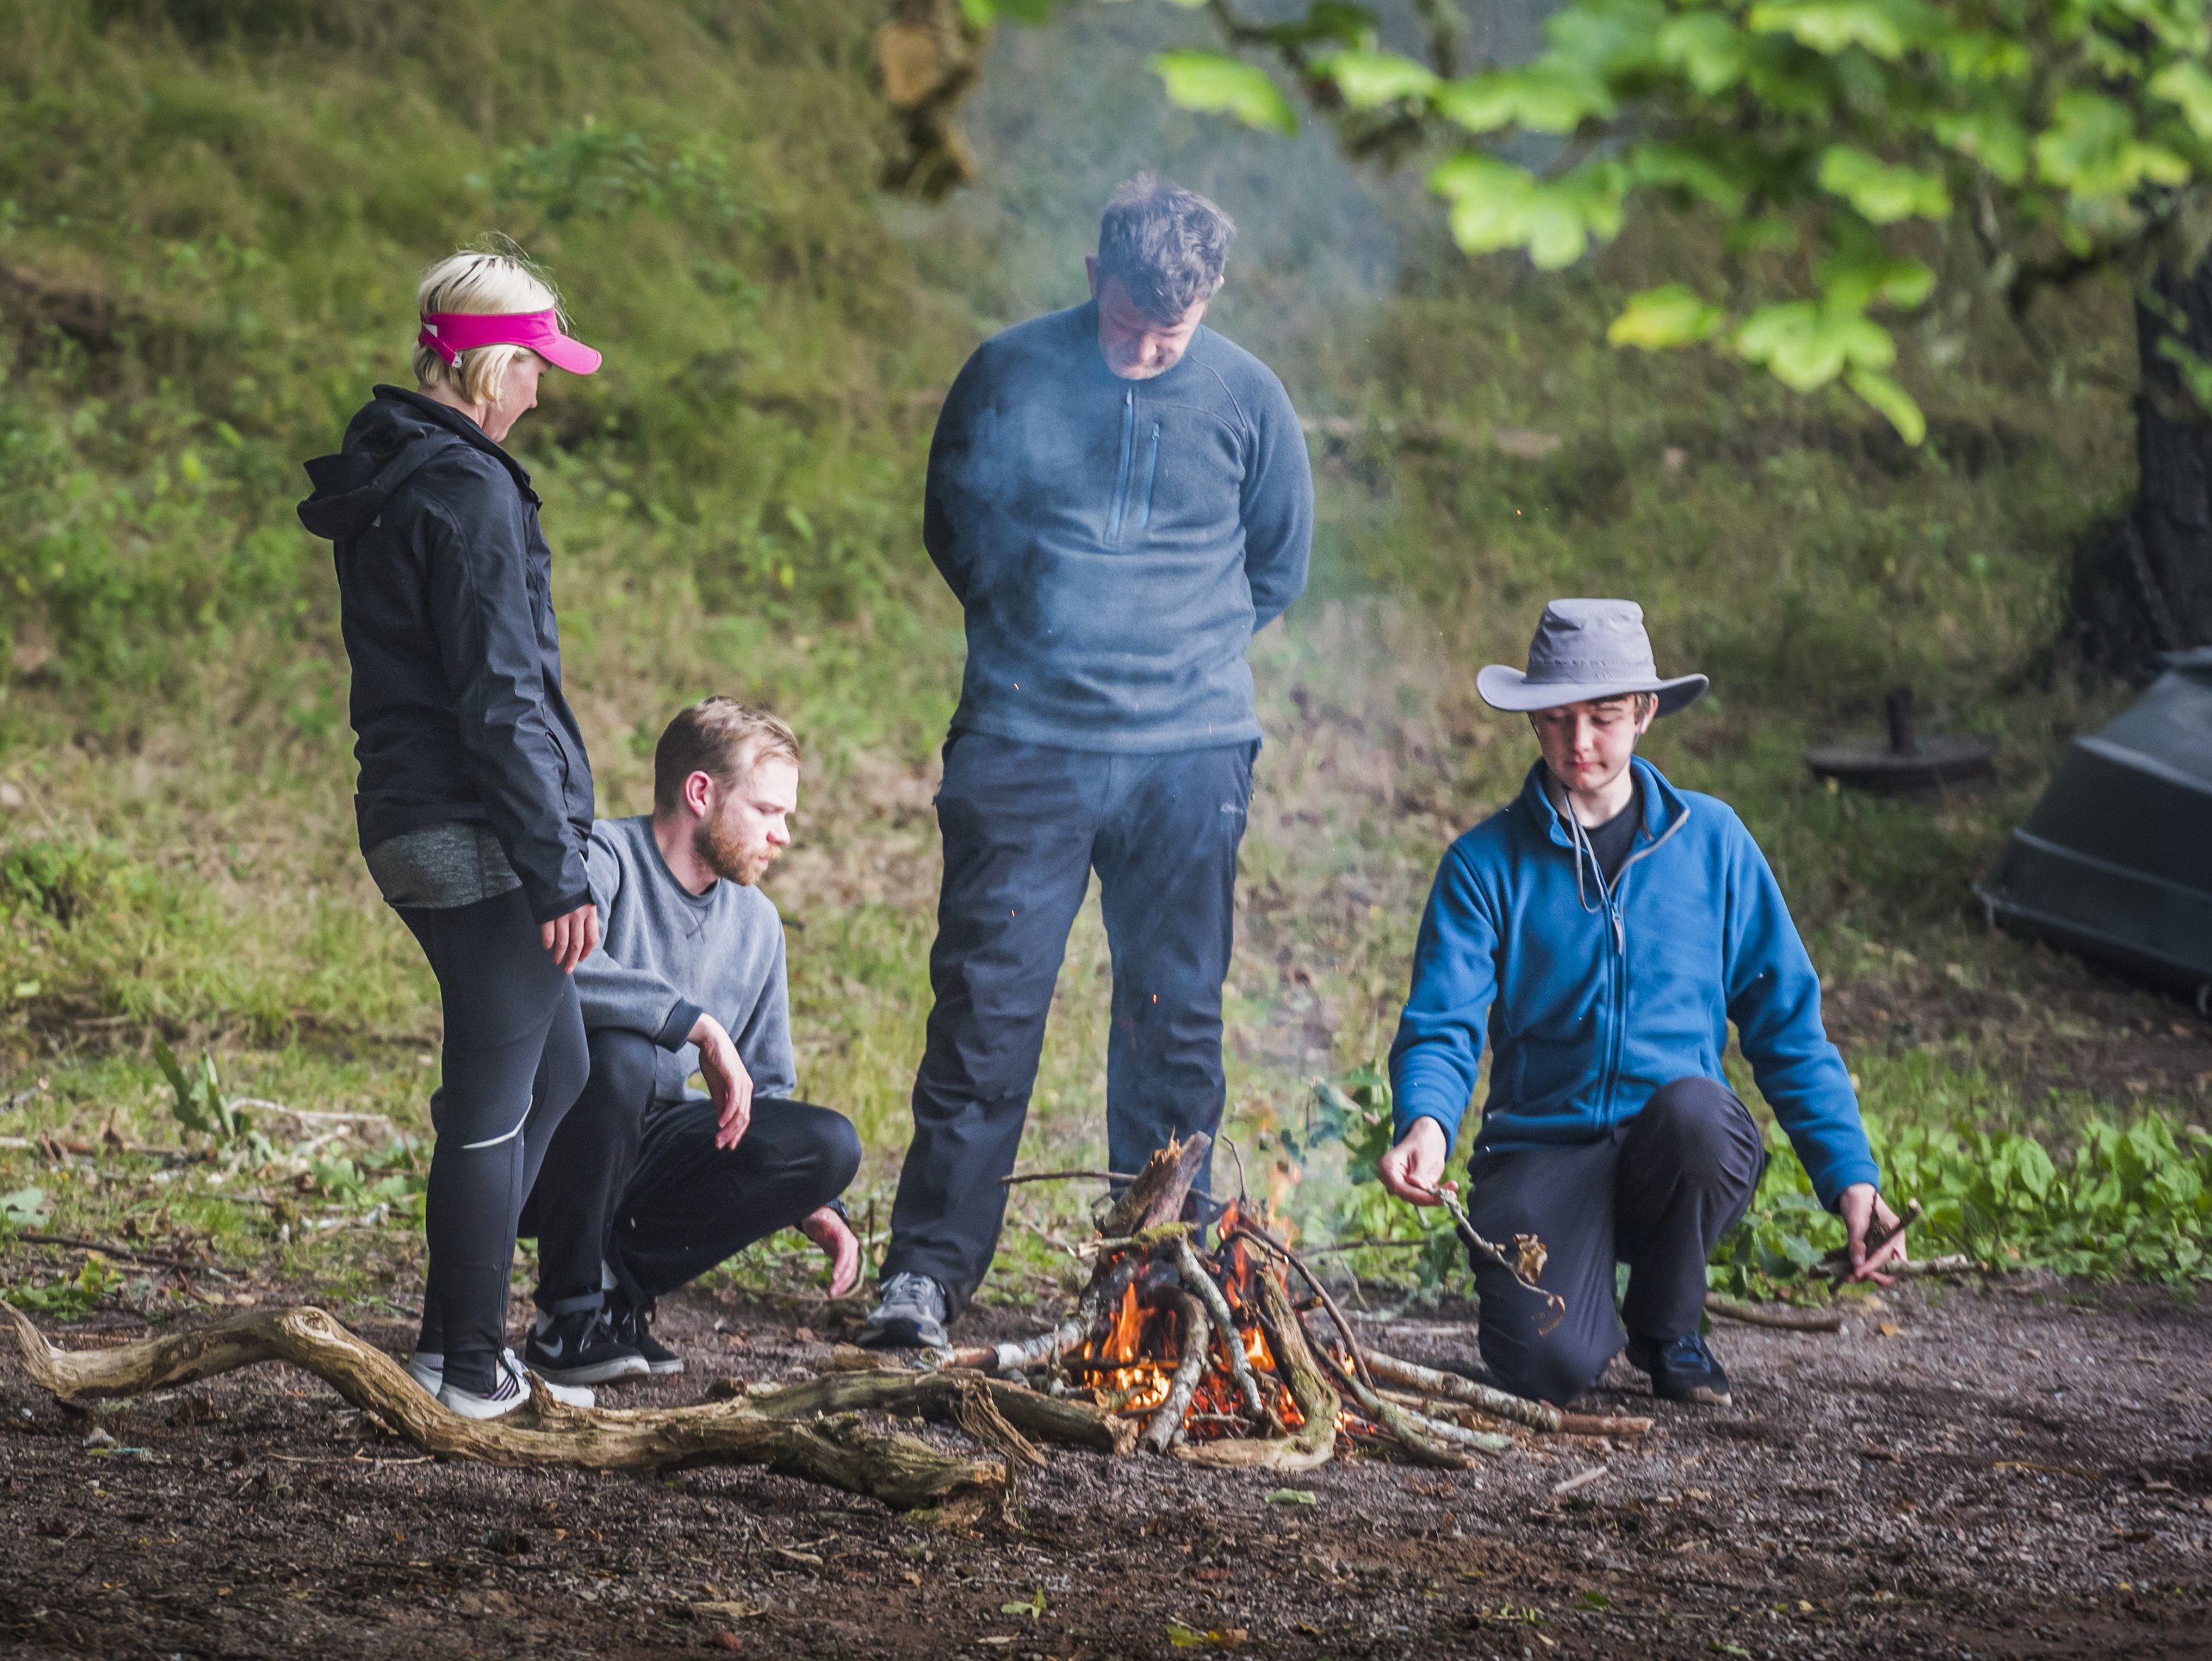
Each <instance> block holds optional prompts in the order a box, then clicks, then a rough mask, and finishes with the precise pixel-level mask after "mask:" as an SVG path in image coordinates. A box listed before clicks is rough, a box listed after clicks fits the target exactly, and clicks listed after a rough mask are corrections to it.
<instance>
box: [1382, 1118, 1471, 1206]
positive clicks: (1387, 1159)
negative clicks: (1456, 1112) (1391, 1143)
mask: <svg viewBox="0 0 2212 1661" xmlns="http://www.w3.org/2000/svg"><path fill="white" fill-rule="evenodd" d="M1450 1152H1451V1149H1450V1148H1449V1147H1446V1146H1444V1128H1443V1126H1442V1125H1440V1124H1438V1123H1437V1122H1436V1121H1435V1120H1434V1119H1416V1120H1414V1121H1413V1129H1410V1130H1408V1131H1407V1133H1406V1134H1405V1135H1403V1136H1402V1137H1401V1138H1400V1139H1399V1141H1398V1145H1397V1146H1396V1147H1394V1148H1392V1149H1391V1150H1390V1151H1389V1153H1385V1154H1384V1155H1383V1157H1382V1158H1381V1159H1378V1160H1376V1163H1375V1174H1376V1176H1378V1177H1381V1178H1382V1179H1383V1187H1385V1188H1387V1189H1389V1190H1390V1191H1391V1192H1392V1193H1393V1194H1395V1195H1396V1196H1398V1197H1399V1198H1400V1199H1401V1200H1410V1201H1412V1202H1413V1203H1414V1204H1415V1205H1434V1204H1435V1203H1436V1202H1437V1180H1438V1178H1440V1177H1443V1174H1444V1159H1445V1157H1446V1156H1447V1155H1448V1154H1449V1153H1450ZM1451 1186H1452V1187H1453V1188H1454V1189H1456V1188H1457V1187H1458V1184H1457V1183H1453V1184H1451Z"/></svg>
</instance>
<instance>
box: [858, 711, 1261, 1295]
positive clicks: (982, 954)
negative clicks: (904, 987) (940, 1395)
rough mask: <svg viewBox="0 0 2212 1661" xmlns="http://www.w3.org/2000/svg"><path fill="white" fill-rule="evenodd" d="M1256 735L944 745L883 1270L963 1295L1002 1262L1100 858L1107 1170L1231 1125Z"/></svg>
mask: <svg viewBox="0 0 2212 1661" xmlns="http://www.w3.org/2000/svg"><path fill="white" fill-rule="evenodd" d="M1258 750H1259V745H1257V744H1237V745H1222V746H1220V747H1218V748H1215V749H1206V750H1184V751H1172V752H1170V753H1168V754H1164V755H1150V756H1143V755H1140V756H1121V755H1105V754H1097V753H1093V752H1091V751H1079V750H1061V749H1056V748H1052V747H1049V746H1047V745H1034V744H1018V743H1015V742H1014V741H1012V739H1000V738H994V737H992V736H990V735H989V734H987V733H958V734H956V735H955V736H954V738H953V739H951V741H950V742H948V743H947V744H946V745H945V783H944V787H943V788H941V789H940V790H939V793H938V798H937V819H938V824H939V827H940V828H941V829H942V830H943V831H944V835H945V885H944V888H943V891H942V892H941V895H940V897H939V901H938V907H937V943H936V945H935V946H933V947H932V948H931V950H930V954H929V979H930V988H931V990H932V991H933V993H934V995H935V999H936V1001H935V1003H934V1005H933V1007H932V1008H931V1010H930V1013H929V1036H928V1042H927V1048H926V1050H925V1051H924V1054H923V1056H922V1062H921V1071H920V1073H919V1074H917V1076H916V1077H915V1084H914V1141H913V1143H912V1144H911V1145H910V1146H909V1147H908V1149H907V1155H906V1164H905V1166H904V1168H903V1169H902V1171H900V1173H899V1186H898V1199H897V1202H896V1205H895V1206H894V1207H893V1209H892V1212H891V1242H890V1250H889V1251H888V1252H887V1253H886V1255H885V1257H884V1275H885V1277H886V1278H888V1277H889V1276H890V1275H896V1274H898V1273H900V1272H902V1271H911V1272H915V1273H919V1274H923V1275H930V1276H932V1277H933V1279H935V1280H937V1281H939V1282H941V1283H942V1284H943V1285H944V1286H945V1288H946V1290H947V1292H948V1293H950V1300H951V1307H952V1309H953V1311H955V1312H957V1311H959V1310H960V1309H962V1308H963V1307H964V1306H965V1305H966V1304H967V1302H968V1299H969V1297H970V1296H971V1295H972V1294H973V1293H974V1292H975V1287H976V1286H977V1284H978V1283H979V1282H981V1280H982V1278H983V1275H984V1271H985V1270H987V1269H989V1267H990V1265H991V1258H992V1256H993V1254H994V1252H995V1251H996V1250H998V1244H999V1231H1000V1227H1001V1226H1002V1225H1003V1224H1004V1221H1005V1219H1006V1189H1004V1188H1003V1187H1001V1186H1000V1183H999V1178H1000V1177H1003V1176H1005V1175H1006V1173H1007V1172H1009V1171H1012V1169H1013V1167H1014V1154H1015V1152H1016V1150H1017V1148H1018V1147H1019V1145H1020V1142H1021V1135H1022V1125H1023V1123H1024V1120H1025V1119H1026V1118H1027V1116H1028V1114H1029V1104H1030V1088H1031V1087H1032V1086H1034V1085H1035V1084H1036V1070H1037V1060H1038V1057H1039V1056H1040V1055H1041V1054H1042V1050H1043V1047H1044V1027H1045V1016H1046V1013H1047V1012H1048V1010H1049V1009H1050V1008H1051V1006H1052V989H1053V983H1054V980H1055V979H1057V978H1058V977H1059V974H1060V959H1061V958H1062V957H1063V956H1065V955H1066V950H1067V931H1068V927H1069V925H1070V924H1071V923H1073V922H1074V921H1075V914H1076V911H1077V910H1078V909H1079V907H1080V906H1081V905H1082V904H1083V897H1084V894H1085V891H1086V890H1087V889H1088V888H1089V886H1090V883H1091V872H1092V871H1093V870H1094V869H1095V870H1096V871H1097V873H1098V883H1099V895H1100V901H1101V906H1102V909H1103V912H1104V916H1105V922H1106V938H1107V940H1108V943H1109V946H1111V947H1112V951H1113V960H1114V1001H1113V1025H1112V1028H1111V1031H1110V1032H1109V1036H1108V1038H1107V1048H1106V1142H1107V1158H1108V1159H1109V1160H1110V1161H1111V1165H1110V1168H1111V1169H1113V1170H1115V1171H1138V1170H1140V1169H1142V1168H1143V1165H1144V1162H1145V1160H1146V1159H1148V1158H1149V1157H1150V1156H1151V1155H1152V1152H1153V1150H1154V1149H1156V1148H1158V1147H1162V1146H1164V1144H1165V1143H1166V1142H1167V1141H1168V1139H1169V1138H1170V1137H1171V1136H1188V1135H1190V1133H1191V1132H1193V1131H1194V1130H1203V1131H1205V1132H1206V1133H1207V1134H1208V1135H1212V1133H1213V1132H1214V1131H1215V1130H1216V1129H1218V1128H1219V1126H1220V1123H1221V1108H1222V1100H1223V1097H1224V1095H1225V1085H1224V1081H1223V1077H1222V1068H1221V983H1222V979H1223V977H1225V975H1226V974H1227V973H1228V972H1229V954H1230V948H1231V941H1232V938H1233V932H1234V925H1235V920H1236V919H1235V891H1236V885H1237V846H1238V844H1239V843H1241V842H1242V840H1243V835H1244V817H1245V811H1246V808H1247V806H1249V802H1250V800H1251V795H1252V763H1253V759H1254V757H1255V755H1256V753H1257V751H1258ZM1199 1183H1200V1186H1201V1187H1203V1186H1206V1185H1207V1184H1206V1175H1205V1173H1203V1172H1201V1173H1200V1177H1199Z"/></svg>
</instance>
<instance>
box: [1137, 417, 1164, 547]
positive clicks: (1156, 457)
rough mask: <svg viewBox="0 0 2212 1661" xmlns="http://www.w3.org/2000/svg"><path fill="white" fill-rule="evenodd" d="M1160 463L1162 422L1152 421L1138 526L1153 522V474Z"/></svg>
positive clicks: (1140, 495) (1138, 509)
mask: <svg viewBox="0 0 2212 1661" xmlns="http://www.w3.org/2000/svg"><path fill="white" fill-rule="evenodd" d="M1159 465H1160V423H1158V422H1157V421H1155V422H1154V423H1152V440H1151V441H1150V442H1149V443H1147V444H1146V446H1145V483H1144V486H1143V488H1142V489H1140V490H1139V491H1138V492H1137V528H1138V529H1139V531H1142V530H1145V529H1147V528H1148V527H1149V526H1151V525H1152V475H1153V473H1154V472H1157V471H1158V468H1159Z"/></svg>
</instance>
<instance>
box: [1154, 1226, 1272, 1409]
mask: <svg viewBox="0 0 2212 1661" xmlns="http://www.w3.org/2000/svg"><path fill="white" fill-rule="evenodd" d="M1176 1268H1178V1269H1181V1270H1182V1278H1183V1280H1184V1281H1185V1283H1186V1284H1188V1286H1189V1287H1190V1289H1191V1290H1192V1291H1193V1292H1195V1293H1197V1294H1198V1295H1199V1297H1200V1299H1202V1300H1203V1301H1204V1302H1205V1305H1206V1313H1207V1314H1209V1315H1211V1316H1212V1317H1213V1326H1214V1330H1215V1331H1217V1332H1218V1333H1219V1334H1220V1335H1221V1348H1222V1350H1223V1352H1224V1353H1225V1354H1226V1355H1227V1356H1228V1358H1229V1376H1230V1377H1231V1378H1234V1379H1235V1380H1236V1381H1237V1395H1238V1396H1242V1397H1243V1402H1244V1406H1245V1409H1246V1410H1247V1411H1248V1412H1249V1413H1250V1414H1251V1415H1252V1416H1253V1417H1254V1418H1255V1419H1259V1420H1261V1421H1264V1420H1265V1419H1266V1418H1267V1403H1266V1402H1263V1401H1261V1399H1260V1385H1259V1381H1258V1380H1256V1379H1255V1378H1253V1377H1252V1363H1251V1360H1250V1359H1249V1357H1248V1356H1246V1354H1244V1345H1243V1342H1242V1341H1240V1340H1239V1339H1238V1337H1237V1317H1236V1316H1235V1315H1234V1314H1233V1313H1231V1311H1230V1308H1229V1299H1228V1297H1227V1295H1226V1294H1225V1293H1223V1291H1222V1290H1221V1286H1220V1283H1219V1282H1218V1281H1216V1280H1215V1279H1214V1278H1213V1277H1212V1275H1208V1274H1207V1273H1206V1265H1205V1264H1204V1263H1201V1262H1199V1261H1198V1253H1197V1252H1196V1251H1195V1250H1193V1249H1192V1247H1191V1244H1190V1239H1189V1237H1188V1236H1185V1237H1184V1238H1182V1239H1180V1240H1177V1241H1176Z"/></svg>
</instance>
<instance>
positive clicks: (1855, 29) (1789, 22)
mask: <svg viewBox="0 0 2212 1661" xmlns="http://www.w3.org/2000/svg"><path fill="white" fill-rule="evenodd" d="M1749 21H1750V24H1751V28H1752V32H1753V33H1755V34H1787V35H1789V36H1790V38H1791V39H1793V40H1796V42H1797V44H1798V45H1800V46H1809V47H1811V48H1812V49H1813V50H1814V52H1819V53H1820V55H1821V56H1823V57H1825V58H1833V57H1835V56H1836V55H1837V54H1838V53H1839V52H1844V51H1847V50H1848V49H1849V48H1850V47H1852V46H1858V47H1862V48H1863V49H1864V50H1865V51H1867V52H1871V53H1872V54H1873V55H1874V56H1875V57H1876V58H1882V59H1884V60H1885V61H1887V62H1891V63H1894V62H1895V61H1896V60H1897V59H1899V58H1902V57H1904V56H1905V53H1906V52H1910V51H1911V50H1912V49H1913V48H1914V47H1915V46H1920V45H1923V44H1924V43H1925V42H1926V41H1927V40H1929V39H1930V38H1931V37H1932V36H1933V35H1934V34H1935V33H1936V19H1935V14H1934V13H1933V12H1932V11H1931V10H1930V9H1929V8H1928V7H1926V6H1923V5H1920V4H1917V3H1916V0H1773V3H1769V4H1766V5H1760V6H1753V8H1752V9H1751V17H1750V19H1749Z"/></svg>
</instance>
